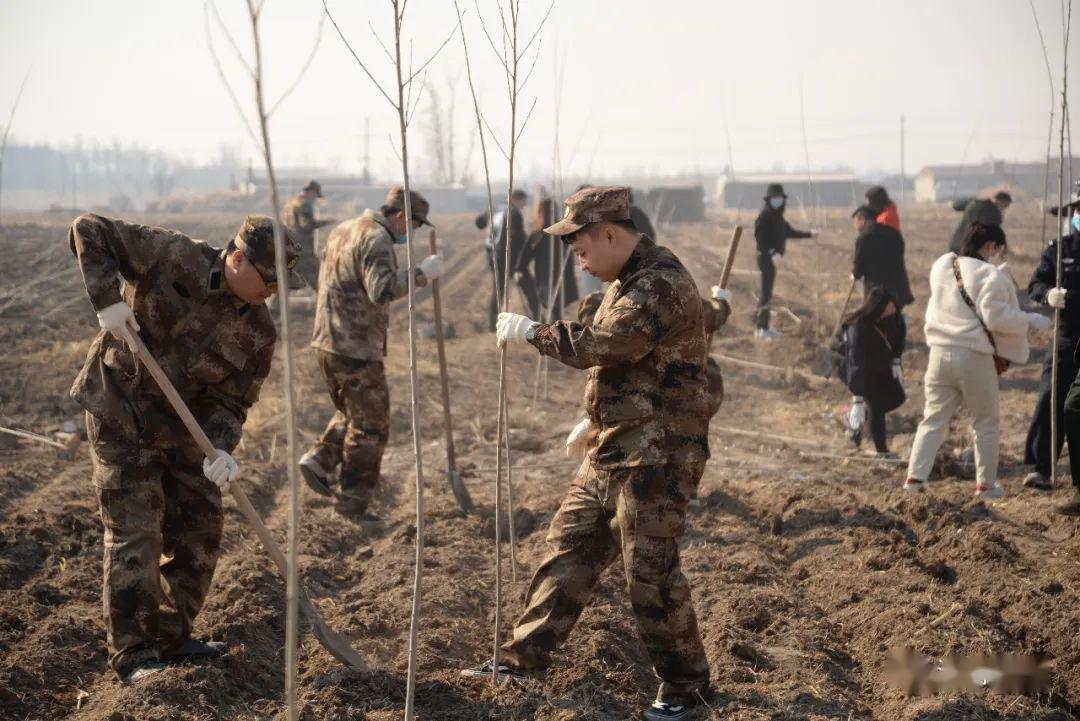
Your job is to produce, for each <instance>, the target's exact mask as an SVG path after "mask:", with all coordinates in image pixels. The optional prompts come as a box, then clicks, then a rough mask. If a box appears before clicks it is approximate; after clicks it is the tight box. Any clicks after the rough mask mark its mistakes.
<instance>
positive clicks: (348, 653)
mask: <svg viewBox="0 0 1080 721" xmlns="http://www.w3.org/2000/svg"><path fill="white" fill-rule="evenodd" d="M124 340H125V341H127V342H128V343H129V344H130V345H131V347H132V348H134V349H135V353H136V354H137V355H138V356H139V359H140V360H141V361H142V362H143V365H145V366H146V369H147V370H148V371H150V375H152V376H153V377H154V380H155V381H157V384H158V387H159V388H160V389H161V392H162V393H164V394H165V397H166V398H168V399H169V403H171V404H172V407H173V410H175V411H176V414H177V415H178V416H180V420H181V421H183V422H184V425H185V426H186V427H187V429H188V432H189V433H191V435H192V437H193V438H194V439H195V442H196V443H197V444H198V446H199V450H201V451H202V452H203V454H205V455H206V456H207V457H209V458H216V457H217V453H216V451H215V449H214V444H213V443H211V442H210V439H209V438H207V437H206V434H205V433H204V432H203V429H202V428H201V427H200V426H199V423H198V421H196V420H195V416H193V415H191V411H190V410H189V409H188V407H187V404H186V403H184V400H183V399H182V398H181V397H180V394H179V393H177V392H176V388H174V387H173V384H172V381H170V380H169V377H168V376H167V375H165V371H164V370H162V368H161V366H160V365H158V362H157V361H156V360H154V357H153V356H152V355H150V351H149V350H147V348H146V345H145V344H144V343H143V341H142V338H140V337H139V334H138V333H135V332H134V331H132V330H130V329H127V332H126V333H124ZM229 492H230V493H231V494H232V497H233V500H235V501H236V505H237V507H238V508H239V509H240V512H241V513H243V514H244V518H246V519H247V522H248V523H249V524H251V527H252V528H253V529H254V530H255V535H257V536H258V537H259V542H260V543H262V545H263V548H265V549H266V552H267V553H269V554H270V558H271V559H272V560H273V561H274V565H275V566H277V568H278V571H279V572H280V573H281V575H282V576H285V575H287V574H286V563H285V554H284V553H282V552H281V548H280V547H278V544H277V542H276V541H275V540H274V537H273V536H272V535H270V529H268V528H267V527H266V525H265V524H264V523H263V522H262V519H261V518H259V513H258V511H256V510H255V508H254V507H253V506H252V505H251V501H249V500H248V497H247V494H245V493H244V489H242V488H241V487H240V484H238V483H233V484H230V485H229ZM300 610H301V611H302V612H303V614H304V618H306V619H307V620H308V622H309V623H310V624H311V630H312V633H314V634H315V638H316V639H318V641H319V643H321V644H322V645H323V648H325V649H326V650H327V651H329V652H330V655H331V656H333V657H334V658H336V659H337V660H338V661H341V662H342V663H343V664H345V665H346V666H351V667H352V668H354V669H356V670H357V671H363V672H366V671H367V670H368V666H367V664H366V663H364V659H363V658H361V656H360V654H359V653H357V652H356V650H355V649H353V647H352V646H350V645H349V642H348V641H346V640H345V637H344V636H342V635H340V634H339V633H337V632H336V631H334V629H332V628H330V626H329V624H327V623H326V621H324V620H323V619H322V616H320V615H319V612H318V611H316V610H315V606H314V604H312V603H311V599H310V598H308V595H307V592H306V591H305V590H304V589H303V588H302V587H301V588H300Z"/></svg>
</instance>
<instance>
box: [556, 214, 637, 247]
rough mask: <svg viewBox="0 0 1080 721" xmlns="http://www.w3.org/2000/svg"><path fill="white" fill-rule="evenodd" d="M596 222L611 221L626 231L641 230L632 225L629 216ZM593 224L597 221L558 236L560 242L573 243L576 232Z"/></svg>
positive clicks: (635, 231)
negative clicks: (622, 218)
mask: <svg viewBox="0 0 1080 721" xmlns="http://www.w3.org/2000/svg"><path fill="white" fill-rule="evenodd" d="M598 222H599V223H611V224H612V225H617V226H619V227H620V228H622V229H623V230H625V231H628V232H630V233H640V232H641V231H640V230H638V227H637V226H636V225H634V221H632V220H630V219H629V218H627V219H626V220H601V221H598ZM593 225H597V223H589V224H588V225H586V226H585V227H584V228H581V229H580V230H576V231H574V232H573V233H568V234H567V235H563V236H560V240H562V242H564V243H566V244H567V245H571V244H573V242H574V239H575V238H577V236H578V233H581V232H582V231H584V230H587V229H588V228H590V227H591V226H593Z"/></svg>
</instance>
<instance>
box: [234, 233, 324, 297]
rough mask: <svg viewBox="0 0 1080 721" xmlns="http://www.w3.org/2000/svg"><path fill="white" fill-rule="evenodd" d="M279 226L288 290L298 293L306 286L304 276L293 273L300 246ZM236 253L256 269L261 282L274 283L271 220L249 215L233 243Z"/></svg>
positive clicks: (290, 234)
mask: <svg viewBox="0 0 1080 721" xmlns="http://www.w3.org/2000/svg"><path fill="white" fill-rule="evenodd" d="M280 227H281V233H282V236H283V237H282V240H283V241H284V243H285V267H287V268H288V269H289V284H288V285H289V288H290V289H291V290H298V289H300V288H304V287H306V286H307V281H305V280H304V277H303V276H302V275H300V274H299V273H297V272H296V270H295V268H296V263H297V261H299V260H300V253H301V249H300V244H299V243H297V242H296V239H295V238H294V237H293V235H292V232H291V231H289V229H288V228H287V227H285V226H284V225H282V226H280ZM233 242H234V243H235V244H236V248H237V250H240V251H242V252H243V253H244V256H245V257H246V258H247V259H248V261H250V262H251V264H252V265H253V266H255V270H257V271H258V273H259V275H260V276H262V279H263V280H265V281H266V282H267V283H276V282H277V269H276V267H275V266H274V221H273V219H272V218H268V217H267V216H265V215H249V216H248V217H246V218H244V224H243V225H242V226H240V230H239V231H237V233H236V238H235V239H234V240H233Z"/></svg>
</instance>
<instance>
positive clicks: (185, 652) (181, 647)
mask: <svg viewBox="0 0 1080 721" xmlns="http://www.w3.org/2000/svg"><path fill="white" fill-rule="evenodd" d="M228 650H229V647H228V646H227V645H226V644H224V643H222V642H221V641H202V640H200V639H197V638H189V639H187V640H186V641H183V642H182V643H180V644H178V645H176V646H174V647H173V648H171V649H170V650H169V651H168V652H167V653H163V654H161V660H162V661H167V662H170V663H179V662H183V661H204V660H209V659H212V658H219V657H221V656H224V655H225V652H226V651H228Z"/></svg>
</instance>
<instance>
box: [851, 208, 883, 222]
mask: <svg viewBox="0 0 1080 721" xmlns="http://www.w3.org/2000/svg"><path fill="white" fill-rule="evenodd" d="M859 216H862V217H863V218H866V219H867V220H869V221H870V222H871V223H873V222H875V221H876V220H877V214H876V213H874V211H873V210H872V209H871V208H870V206H869V205H860V206H859V207H858V208H856V209H855V212H854V213H852V214H851V217H852V218H858V217H859Z"/></svg>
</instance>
